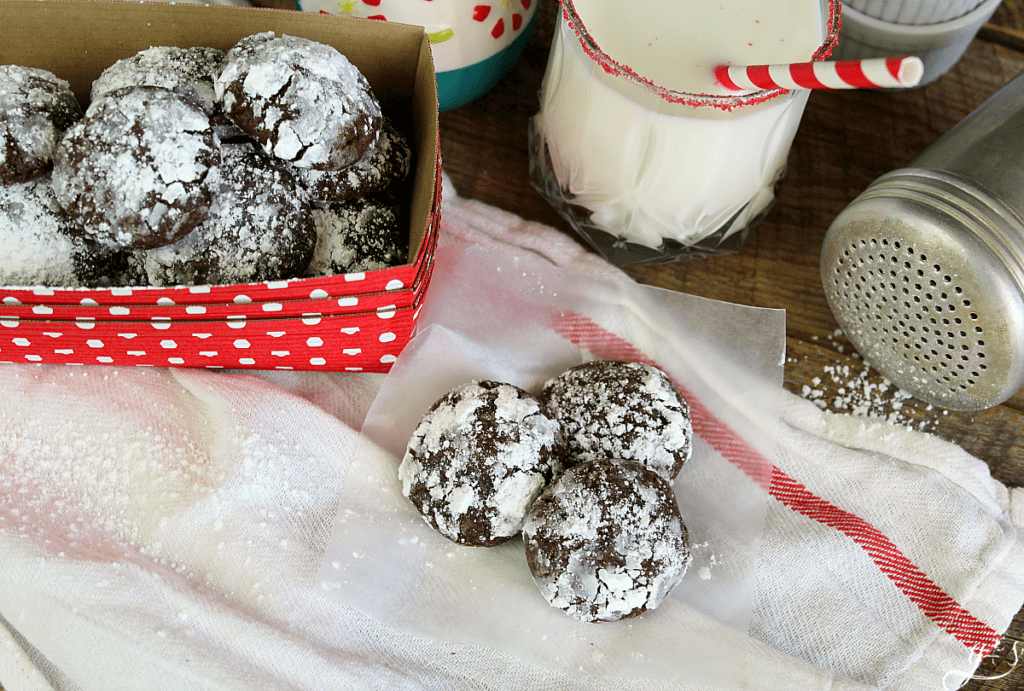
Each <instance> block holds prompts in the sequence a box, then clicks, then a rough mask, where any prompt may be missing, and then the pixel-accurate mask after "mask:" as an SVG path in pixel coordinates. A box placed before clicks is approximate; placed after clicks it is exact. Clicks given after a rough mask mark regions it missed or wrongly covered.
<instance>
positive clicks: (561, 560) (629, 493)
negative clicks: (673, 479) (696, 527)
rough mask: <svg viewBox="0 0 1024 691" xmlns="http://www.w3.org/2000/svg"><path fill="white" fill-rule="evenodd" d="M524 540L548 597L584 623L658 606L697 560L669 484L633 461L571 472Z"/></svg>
mask: <svg viewBox="0 0 1024 691" xmlns="http://www.w3.org/2000/svg"><path fill="white" fill-rule="evenodd" d="M523 540H524V541H525V543H526V555H527V561H528V562H529V564H530V570H531V572H532V573H533V576H534V580H535V581H536V583H537V586H538V588H539V589H540V591H541V593H542V594H543V595H544V597H545V598H546V599H547V600H548V602H550V603H551V605H552V606H554V607H557V608H559V609H563V610H565V611H566V612H567V613H568V614H570V615H572V616H573V617H575V618H577V619H579V620H581V621H585V622H603V621H617V620H619V619H623V618H627V617H634V616H636V615H638V614H640V613H642V612H644V611H646V610H650V609H654V608H655V607H657V606H658V605H659V604H661V602H662V600H664V599H665V596H666V595H668V593H669V592H670V591H671V590H672V588H674V587H675V586H676V584H677V583H679V581H680V580H682V578H683V575H684V574H685V573H686V569H687V567H688V565H689V563H690V559H691V556H690V552H689V548H688V535H687V531H686V527H685V526H684V525H683V522H682V519H681V518H680V515H679V508H678V506H677V505H676V498H675V495H674V493H673V492H672V488H671V486H670V485H669V484H668V482H667V481H666V480H665V479H664V478H662V477H660V476H658V475H657V474H655V473H654V472H652V471H651V470H649V469H647V468H644V467H643V466H641V465H640V464H639V463H635V462H631V461H620V460H611V459H605V460H597V461H589V462H586V463H581V464H579V465H577V466H574V467H572V468H570V469H569V470H567V471H565V472H564V473H563V474H562V475H561V477H559V478H558V479H557V480H556V481H555V482H554V483H552V484H551V486H550V487H548V488H547V489H546V490H545V491H544V492H543V494H541V496H540V498H538V499H537V501H536V503H535V504H534V506H533V508H532V509H531V510H530V513H529V515H528V516H527V518H526V521H525V522H524V524H523Z"/></svg>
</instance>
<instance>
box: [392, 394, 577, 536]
mask: <svg viewBox="0 0 1024 691" xmlns="http://www.w3.org/2000/svg"><path fill="white" fill-rule="evenodd" d="M562 452H563V447H562V439H561V435H560V432H559V429H558V424H557V423H556V422H555V421H554V420H552V419H551V418H550V417H549V416H548V414H547V412H546V411H545V410H544V408H543V407H542V406H541V405H540V404H539V403H538V402H537V400H536V399H535V398H534V397H533V396H531V395H530V394H529V393H527V392H526V391H523V390H522V389H520V388H518V387H516V386H513V385H511V384H506V383H501V382H494V381H488V380H480V381H470V382H466V383H464V384H462V385H460V386H457V387H455V388H454V389H452V390H451V391H450V392H449V393H448V394H447V395H445V396H444V397H443V398H441V399H440V400H439V401H437V402H436V403H435V404H434V405H433V406H432V407H431V408H430V409H429V410H428V411H427V413H426V414H425V415H424V416H423V418H422V419H421V420H420V422H419V424H418V425H417V427H416V429H415V431H414V432H413V435H412V438H411V439H410V441H409V445H408V448H407V450H406V453H405V457H404V458H403V460H402V463H401V465H400V466H399V469H398V476H399V479H400V480H401V482H402V492H403V494H404V495H405V496H406V497H408V498H409V499H410V500H411V501H412V503H413V505H414V506H415V507H416V509H417V510H418V511H419V512H420V513H421V514H422V515H423V518H424V520H425V521H426V522H427V523H428V524H429V525H431V526H432V527H434V528H435V529H436V530H438V531H439V532H440V533H441V534H442V535H444V536H445V537H447V538H449V539H450V540H452V541H454V542H457V543H458V544H461V545H470V546H488V547H489V546H493V545H497V544H499V543H502V542H505V541H507V540H509V539H511V538H512V537H513V536H515V535H517V534H518V533H519V531H520V528H521V526H522V522H523V518H524V517H525V515H526V512H527V511H528V510H529V508H530V506H531V504H532V503H533V501H534V499H536V497H537V496H538V495H539V494H540V492H541V490H542V489H543V488H544V487H545V485H547V484H548V483H549V482H550V481H551V479H552V478H553V477H554V476H556V475H557V474H558V473H559V472H560V471H561V469H562Z"/></svg>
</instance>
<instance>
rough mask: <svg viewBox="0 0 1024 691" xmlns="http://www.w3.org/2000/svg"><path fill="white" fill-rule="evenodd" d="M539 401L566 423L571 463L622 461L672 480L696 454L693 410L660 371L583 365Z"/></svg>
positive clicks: (551, 384)
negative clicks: (693, 453) (641, 466)
mask: <svg viewBox="0 0 1024 691" xmlns="http://www.w3.org/2000/svg"><path fill="white" fill-rule="evenodd" d="M540 399H541V401H542V402H543V403H544V404H545V405H546V406H547V407H548V408H549V409H550V410H551V412H552V413H553V414H554V416H555V417H556V418H557V419H558V421H559V422H560V423H561V424H562V428H563V430H564V432H565V438H566V445H567V446H568V452H569V459H568V462H569V463H570V464H572V463H575V462H579V461H587V460H594V459H598V458H622V459H627V460H634V461H638V462H640V463H642V464H644V465H646V466H647V467H648V468H651V469H652V470H654V471H655V472H656V473H658V474H659V475H661V476H662V477H664V478H666V479H668V480H673V479H674V478H675V477H676V476H677V475H678V474H679V471H680V470H681V469H682V467H683V464H684V463H685V462H686V461H687V459H689V457H690V454H691V452H692V443H691V440H692V437H693V428H692V423H691V421H690V409H689V406H688V405H687V403H686V399H685V398H684V397H683V395H682V393H680V391H679V389H678V388H677V387H676V386H675V384H673V383H672V381H671V380H670V379H669V378H668V376H667V375H666V374H665V373H664V372H662V371H661V370H660V369H658V368H656V367H652V366H650V365H647V364H644V363H639V362H617V361H613V360H598V361H594V362H588V363H584V364H583V365H579V366H577V367H573V368H572V369H570V370H567V371H565V372H563V373H562V374H560V375H559V376H557V377H555V378H553V379H551V380H549V381H548V382H547V383H546V384H545V385H544V390H543V392H542V393H541V396H540Z"/></svg>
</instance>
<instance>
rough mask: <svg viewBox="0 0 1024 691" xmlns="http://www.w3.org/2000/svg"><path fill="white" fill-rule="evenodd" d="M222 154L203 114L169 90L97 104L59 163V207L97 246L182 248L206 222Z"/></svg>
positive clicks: (147, 90)
mask: <svg viewBox="0 0 1024 691" xmlns="http://www.w3.org/2000/svg"><path fill="white" fill-rule="evenodd" d="M219 165H220V147H219V142H218V140H217V137H216V135H215V134H214V132H213V128H212V126H211V125H210V119H209V117H208V116H207V115H206V113H204V112H203V110H202V108H200V107H199V106H198V105H195V104H194V103H193V102H192V101H190V100H188V99H186V98H183V97H182V96H180V95H178V94H176V93H175V92H173V91H170V90H168V89H163V88H160V87H153V86H140V87H126V88H122V89H116V90H115V91H112V92H110V93H108V94H106V95H105V96H104V97H103V98H101V99H99V100H97V101H95V102H93V103H92V104H91V105H90V106H89V109H88V110H87V111H86V113H85V117H83V118H82V119H81V120H80V121H78V122H77V123H75V124H74V125H73V126H72V127H71V128H70V129H69V130H68V131H67V133H65V135H64V138H63V139H61V141H60V144H59V145H58V146H57V152H56V154H55V156H54V167H53V187H54V191H55V192H56V194H57V199H58V201H59V202H60V204H61V206H62V207H64V209H65V211H67V212H68V213H69V214H70V215H71V217H72V218H74V219H75V221H76V222H77V223H78V225H79V226H81V227H82V229H83V231H84V232H85V233H86V234H87V235H89V236H90V237H92V238H93V239H95V240H97V241H99V242H103V243H107V244H110V245H113V246H117V247H123V248H127V249H147V248H151V247H159V246H161V245H166V244H169V243H172V242H174V241H175V240H178V239H179V238H181V237H183V236H185V235H186V234H188V233H189V232H191V231H192V229H193V228H195V227H196V226H197V225H199V223H200V222H201V221H202V220H203V218H205V216H206V212H207V210H208V209H209V207H210V203H211V202H212V199H213V191H212V186H213V181H214V179H215V178H216V177H217V169H218V166H219Z"/></svg>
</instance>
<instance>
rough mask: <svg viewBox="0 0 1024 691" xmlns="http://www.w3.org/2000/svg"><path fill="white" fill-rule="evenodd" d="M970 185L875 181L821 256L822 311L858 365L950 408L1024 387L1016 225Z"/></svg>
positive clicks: (994, 400) (899, 176)
mask: <svg viewBox="0 0 1024 691" xmlns="http://www.w3.org/2000/svg"><path fill="white" fill-rule="evenodd" d="M969 187H970V186H969V185H968V184H965V183H964V182H963V181H961V180H955V179H950V178H948V177H944V175H943V174H942V173H936V172H935V171H920V170H910V169H904V170H900V171H895V172H893V173H889V174H888V175H885V176H882V177H881V178H879V179H878V180H876V181H875V183H873V184H872V185H871V187H869V188H868V189H867V190H866V191H865V192H864V193H863V194H862V195H861V196H859V197H858V198H857V199H855V200H854V201H853V202H852V203H851V204H850V205H849V206H848V207H847V208H846V209H845V210H844V211H843V212H842V213H841V214H839V216H837V217H836V219H835V220H834V221H833V223H832V225H831V226H830V228H829V230H828V233H827V234H826V236H825V241H824V244H823V246H822V253H821V276H822V285H823V287H824V290H825V295H826V298H827V300H828V303H829V307H830V308H831V310H832V312H833V314H834V315H835V317H836V320H837V321H838V322H839V324H840V326H841V327H842V328H843V331H844V332H845V333H846V335H847V336H848V337H849V339H850V341H851V342H852V343H853V345H854V347H855V348H856V349H857V351H858V352H859V353H860V354H861V356H862V357H863V358H864V359H865V361H867V362H868V364H870V365H871V366H872V367H874V368H875V369H876V370H878V371H879V372H880V373H881V374H882V375H883V376H885V377H886V378H888V379H889V380H890V381H892V382H893V383H895V384H896V385H897V386H899V387H901V388H902V389H905V390H906V391H908V392H910V393H912V394H913V395H914V396H916V397H917V398H919V399H921V400H923V401H926V402H928V403H932V404H934V405H938V406H941V407H943V408H950V409H954V410H980V409H982V408H988V407H991V406H994V405H997V404H999V403H1001V402H1002V401H1004V400H1006V399H1007V398H1009V397H1010V396H1012V395H1013V394H1014V393H1016V392H1017V390H1018V389H1020V387H1021V386H1022V385H1024V290H1022V286H1024V263H1022V261H1021V259H1022V257H1024V240H1022V238H1024V224H1022V223H1021V220H1020V219H1019V218H1018V217H1016V216H1015V215H1014V214H1013V213H1012V212H1010V211H1009V210H1008V209H1007V208H1006V207H1005V206H1004V205H1002V204H1001V203H999V202H998V201H996V200H994V199H992V198H990V197H987V196H986V194H985V193H984V192H983V191H979V190H976V189H966V188H969Z"/></svg>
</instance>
